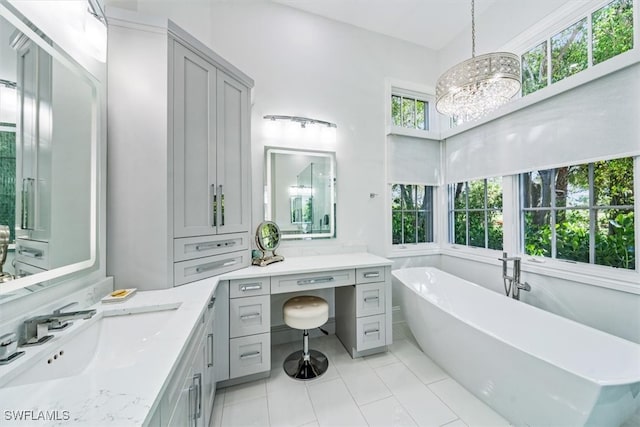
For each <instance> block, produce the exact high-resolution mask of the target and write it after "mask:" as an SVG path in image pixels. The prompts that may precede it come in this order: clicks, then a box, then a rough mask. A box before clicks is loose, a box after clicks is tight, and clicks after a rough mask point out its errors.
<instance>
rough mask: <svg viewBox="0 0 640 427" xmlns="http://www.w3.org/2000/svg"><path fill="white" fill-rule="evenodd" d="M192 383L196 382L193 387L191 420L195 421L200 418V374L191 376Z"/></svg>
mask: <svg viewBox="0 0 640 427" xmlns="http://www.w3.org/2000/svg"><path fill="white" fill-rule="evenodd" d="M193 381H194V382H196V381H197V385H196V386H195V388H196V390H197V393H196V402H195V407H194V414H193V419H194V420H197V419H198V418H200V417H201V416H202V374H201V373H197V374H195V375H194V376H193Z"/></svg>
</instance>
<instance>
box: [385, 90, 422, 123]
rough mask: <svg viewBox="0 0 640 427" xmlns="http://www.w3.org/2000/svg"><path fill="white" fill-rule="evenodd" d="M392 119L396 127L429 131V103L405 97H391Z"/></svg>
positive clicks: (394, 95)
mask: <svg viewBox="0 0 640 427" xmlns="http://www.w3.org/2000/svg"><path fill="white" fill-rule="evenodd" d="M391 119H392V123H393V125H394V126H399V127H404V128H409V129H420V130H429V103H428V102H427V101H425V100H423V99H419V98H416V97H410V96H405V95H396V94H393V95H391Z"/></svg>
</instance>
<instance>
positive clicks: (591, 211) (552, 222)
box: [517, 156, 640, 273]
mask: <svg viewBox="0 0 640 427" xmlns="http://www.w3.org/2000/svg"><path fill="white" fill-rule="evenodd" d="M626 157H631V158H632V163H633V166H632V167H633V181H632V183H631V185H632V187H633V189H634V204H633V205H615V206H614V205H598V204H597V203H596V200H595V191H594V190H595V182H594V164H595V163H596V162H600V161H610V160H615V159H605V160H594V161H591V162H588V163H579V164H572V165H568V166H557V167H553V168H548V169H545V170H552V171H553V172H552V173H551V177H552V179H551V182H550V183H549V186H550V188H551V191H550V198H551V200H550V203H549V206H548V207H546V206H545V207H528V208H525V207H524V203H525V201H524V194H525V191H524V175H525V174H527V173H530V172H524V173H521V174H519V175H518V176H517V180H518V191H519V197H518V199H519V201H518V217H519V233H518V235H519V241H518V252H519V253H520V254H521V255H522V257H529V259H530V260H532V261H534V262H538V263H541V262H546V261H553V262H560V263H564V264H576V266H582V267H584V266H591V267H590V268H598V269H604V270H603V271H612V270H617V271H630V272H635V273H640V265H639V264H640V262H639V260H638V257H637V255H636V259H635V266H634V268H633V269H626V268H620V267H615V266H610V265H604V264H596V262H595V261H596V234H597V232H596V229H597V217H598V212H599V211H603V210H608V209H620V210H626V209H629V210H632V211H633V212H634V235H635V250H636V253H637V248H638V240H639V238H638V237H639V236H638V228H639V227H638V221H637V215H636V214H635V213H637V212H638V210H637V209H638V187H639V186H638V176H637V175H638V172H639V170H638V157H637V156H636V157H634V156H626ZM626 157H623V158H626ZM571 166H587V167H588V191H589V202H588V204H587V205H584V206H579V207H567V206H557V203H556V201H557V200H556V199H557V197H556V189H555V180H556V173H555V171H556V170H557V169H559V168H562V167H571ZM570 210H584V211H587V214H588V217H589V236H588V239H589V262H581V261H575V260H569V259H563V258H558V257H557V246H558V242H557V232H556V217H557V212H559V211H565V212H567V211H570ZM539 211H549V213H550V218H549V227H550V231H551V241H550V248H551V256H549V257H547V256H540V255H531V254H527V253H526V247H525V243H526V242H525V212H539Z"/></svg>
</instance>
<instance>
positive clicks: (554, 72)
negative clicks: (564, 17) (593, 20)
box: [551, 18, 589, 83]
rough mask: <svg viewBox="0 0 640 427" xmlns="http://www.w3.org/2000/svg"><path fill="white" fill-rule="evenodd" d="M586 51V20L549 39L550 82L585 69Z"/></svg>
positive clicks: (586, 64)
mask: <svg viewBox="0 0 640 427" xmlns="http://www.w3.org/2000/svg"><path fill="white" fill-rule="evenodd" d="M587 49H588V48H587V18H584V19H582V20H580V21H579V22H576V23H575V24H573V25H572V26H570V27H569V28H567V29H566V30H564V31H562V32H560V33H558V34H556V35H555V36H553V37H551V82H552V83H555V82H557V81H560V80H562V79H564V78H565V77H569V76H571V75H573V74H576V73H578V72H580V71H582V70H584V69H585V68H587V66H588V65H589V62H588V59H587V58H588V54H587Z"/></svg>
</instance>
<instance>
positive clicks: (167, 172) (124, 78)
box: [107, 9, 253, 289]
mask: <svg viewBox="0 0 640 427" xmlns="http://www.w3.org/2000/svg"><path fill="white" fill-rule="evenodd" d="M109 15H110V16H109V53H108V71H109V75H108V77H109V88H108V89H109V92H108V95H109V116H108V118H109V129H108V131H109V162H108V164H109V171H108V179H109V182H108V186H107V188H108V201H107V209H108V215H107V220H108V223H109V224H108V227H107V230H108V237H109V245H108V248H107V250H108V253H107V260H108V264H107V270H108V273H109V274H111V275H113V276H115V280H116V285H117V286H118V287H120V288H125V287H137V288H142V289H159V288H167V287H171V286H178V285H182V284H185V283H190V282H193V281H196V280H200V279H203V278H206V277H211V276H215V275H218V274H221V273H225V272H228V271H232V270H236V269H238V268H241V267H244V266H248V265H249V264H250V262H251V256H250V246H251V245H250V236H249V231H250V220H251V218H250V214H251V199H250V88H251V87H252V86H253V81H252V80H251V78H249V77H248V76H246V75H245V74H244V73H242V72H241V71H240V70H238V69H237V68H235V67H234V66H233V65H231V64H230V63H228V62H227V61H225V60H224V59H223V58H221V57H219V56H218V55H216V54H215V53H214V52H212V51H211V50H210V49H208V48H207V47H206V46H204V45H203V44H202V43H200V42H199V41H198V40H196V39H194V38H193V37H192V36H190V35H189V34H188V33H186V32H185V31H184V30H182V29H180V28H179V27H178V26H176V25H175V24H174V23H173V22H171V21H166V20H153V19H150V18H143V17H141V16H140V15H138V14H135V13H130V12H126V11H118V10H117V9H111V10H110V11H109Z"/></svg>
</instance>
